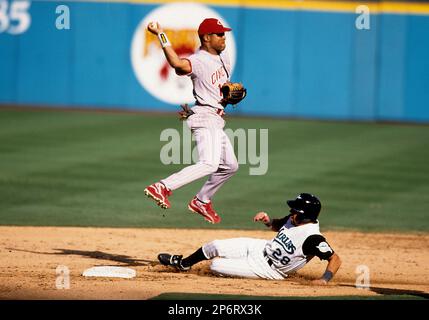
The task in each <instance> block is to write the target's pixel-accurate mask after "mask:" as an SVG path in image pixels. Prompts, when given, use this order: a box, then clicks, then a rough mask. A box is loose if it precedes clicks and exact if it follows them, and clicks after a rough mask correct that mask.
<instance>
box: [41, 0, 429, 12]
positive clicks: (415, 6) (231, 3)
mask: <svg viewBox="0 0 429 320" xmlns="http://www.w3.org/2000/svg"><path fill="white" fill-rule="evenodd" d="M42 1H43V0H42ZM45 1H52V0H45ZM54 1H55V0H54ZM69 2H106V3H109V2H117V3H142V4H143V3H145V4H163V3H173V2H196V3H203V4H207V5H217V6H226V7H245V8H258V9H283V10H303V11H326V12H353V13H355V12H356V8H357V7H358V6H360V5H366V6H367V7H368V8H369V10H370V13H372V14H380V13H393V14H417V15H429V3H421V2H388V1H386V2H380V3H373V2H372V3H365V2H364V1H362V2H346V1H290V0H266V1H265V0H197V1H186V0H182V1H180V0H179V1H178V0H158V1H156V0H74V1H73V0H69Z"/></svg>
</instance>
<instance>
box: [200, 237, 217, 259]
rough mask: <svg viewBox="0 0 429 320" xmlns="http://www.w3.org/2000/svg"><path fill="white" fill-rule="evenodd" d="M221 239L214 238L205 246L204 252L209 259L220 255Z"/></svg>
mask: <svg viewBox="0 0 429 320" xmlns="http://www.w3.org/2000/svg"><path fill="white" fill-rule="evenodd" d="M218 247H219V241H218V240H214V241H212V242H209V243H206V244H205V245H204V246H203V252H204V255H205V256H206V258H207V259H213V258H215V257H217V256H219V250H218Z"/></svg>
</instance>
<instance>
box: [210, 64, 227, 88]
mask: <svg viewBox="0 0 429 320" xmlns="http://www.w3.org/2000/svg"><path fill="white" fill-rule="evenodd" d="M223 76H225V70H224V68H223V67H220V68H219V69H218V70H216V71H215V72H214V73H212V76H211V79H212V84H215V83H216V82H217V81H218V80H219V79H220V78H222V77H223Z"/></svg>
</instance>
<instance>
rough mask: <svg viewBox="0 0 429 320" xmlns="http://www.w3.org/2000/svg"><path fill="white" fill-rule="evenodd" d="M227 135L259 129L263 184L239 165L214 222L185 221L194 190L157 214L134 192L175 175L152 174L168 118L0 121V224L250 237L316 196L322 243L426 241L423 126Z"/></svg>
mask: <svg viewBox="0 0 429 320" xmlns="http://www.w3.org/2000/svg"><path fill="white" fill-rule="evenodd" d="M227 127H230V128H233V129H237V128H245V129H251V128H254V129H258V128H268V129H269V168H268V172H267V174H266V175H263V176H251V175H249V165H241V167H240V170H239V172H238V174H237V175H236V176H235V177H233V178H232V179H231V180H230V181H229V182H228V183H227V184H225V186H224V187H223V188H222V189H221V190H220V191H219V192H218V193H217V194H216V196H215V198H214V199H213V203H214V206H215V208H216V209H217V210H218V211H219V213H220V214H221V216H222V218H223V221H222V223H221V224H219V225H215V226H213V225H210V224H208V223H206V222H205V221H203V219H202V218H201V217H199V216H196V215H194V214H191V213H188V210H187V203H188V201H189V200H190V199H191V198H192V197H193V196H194V195H195V193H196V192H197V191H198V190H199V188H200V187H201V185H202V184H203V182H204V179H202V180H199V181H196V182H194V183H192V184H190V185H188V186H185V187H183V188H182V189H179V190H176V191H175V192H174V195H173V197H172V198H171V201H172V204H173V208H172V209H169V210H165V211H164V210H162V209H160V208H158V207H157V206H156V205H155V203H154V202H152V201H151V200H149V199H147V198H146V197H145V196H144V194H143V189H144V188H145V187H146V185H148V184H150V183H152V182H155V181H157V180H159V179H161V178H163V177H166V176H167V175H169V174H170V173H173V172H175V171H176V170H179V169H180V168H182V167H183V165H169V166H166V165H162V164H161V162H160V159H159V153H160V149H161V147H162V146H163V145H165V143H166V142H161V141H160V133H161V131H162V130H163V129H165V128H177V129H178V130H179V131H180V132H181V130H182V129H181V128H182V127H181V123H180V122H179V121H178V120H177V118H176V116H175V115H174V114H166V115H154V114H144V113H140V114H131V113H101V112H64V111H56V110H45V111H40V110H39V111H28V110H7V109H0V221H1V222H0V223H1V224H3V225H58V226H112V227H179V228H180V227H189V228H238V229H253V228H257V229H261V225H260V224H254V223H253V222H252V217H253V215H254V213H256V212H257V211H259V210H265V211H267V212H268V213H270V214H271V215H272V216H274V217H275V216H283V215H285V214H287V209H286V206H285V200H286V199H287V198H293V197H295V196H296V195H297V194H298V193H300V192H311V193H314V194H316V195H317V196H319V198H320V199H321V201H322V205H323V209H322V213H321V216H320V220H321V223H322V231H323V230H327V229H359V230H364V231H375V230H381V231H423V232H427V231H428V230H429V219H428V213H429V126H424V125H405V124H401V125H398V124H396V125H395V124H368V123H344V122H323V121H300V120H283V119H260V118H234V117H230V118H228V122H227Z"/></svg>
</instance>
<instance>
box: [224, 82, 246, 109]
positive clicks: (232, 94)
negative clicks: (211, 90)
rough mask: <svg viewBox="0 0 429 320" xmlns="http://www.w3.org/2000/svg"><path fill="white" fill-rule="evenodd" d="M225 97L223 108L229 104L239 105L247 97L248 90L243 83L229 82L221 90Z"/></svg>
mask: <svg viewBox="0 0 429 320" xmlns="http://www.w3.org/2000/svg"><path fill="white" fill-rule="evenodd" d="M220 90H221V92H222V95H223V99H222V100H221V101H220V103H221V104H222V105H223V106H226V105H228V104H232V105H234V104H237V103H239V102H240V101H241V100H243V99H244V97H246V94H247V90H246V89H245V88H244V87H243V85H242V84H241V83H238V82H227V83H225V84H224V85H223V86H222V88H221V89H220Z"/></svg>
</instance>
